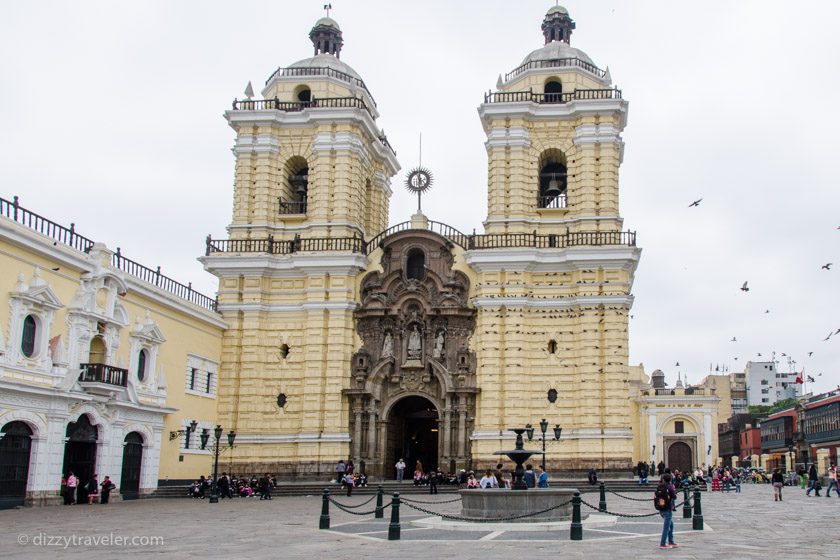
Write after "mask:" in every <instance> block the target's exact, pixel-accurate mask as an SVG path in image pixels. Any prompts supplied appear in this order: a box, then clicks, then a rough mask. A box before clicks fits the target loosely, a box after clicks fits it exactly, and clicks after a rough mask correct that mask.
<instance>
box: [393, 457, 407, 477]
mask: <svg viewBox="0 0 840 560" xmlns="http://www.w3.org/2000/svg"><path fill="white" fill-rule="evenodd" d="M394 468H396V469H397V482H399V483H402V481H403V475H404V474H405V461H403V460H402V457H400V460H399V461H397V464H396V465H394Z"/></svg>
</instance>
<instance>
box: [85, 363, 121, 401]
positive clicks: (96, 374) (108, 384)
mask: <svg viewBox="0 0 840 560" xmlns="http://www.w3.org/2000/svg"><path fill="white" fill-rule="evenodd" d="M79 367H81V368H82V373H81V374H79V385H81V386H82V388H83V389H85V390H86V391H88V392H90V393H95V394H100V395H109V394H111V393H114V392H115V391H120V390H122V389H123V388H124V387H125V386H126V383H127V382H128V370H127V369H123V368H118V367H115V366H109V365H107V364H79Z"/></svg>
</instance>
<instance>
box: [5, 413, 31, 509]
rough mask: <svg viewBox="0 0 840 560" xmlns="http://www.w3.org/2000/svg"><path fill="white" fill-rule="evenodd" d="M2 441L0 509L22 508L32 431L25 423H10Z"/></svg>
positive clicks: (27, 476)
mask: <svg viewBox="0 0 840 560" xmlns="http://www.w3.org/2000/svg"><path fill="white" fill-rule="evenodd" d="M2 432H3V435H2V439H0V509H9V508H13V507H16V506H22V505H23V503H24V501H25V500H26V482H27V480H28V479H29V458H30V452H31V450H32V429H31V428H30V427H29V426H27V425H26V424H25V423H23V422H9V423H8V424H6V425H5V426H3V429H2Z"/></svg>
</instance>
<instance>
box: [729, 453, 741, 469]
mask: <svg viewBox="0 0 840 560" xmlns="http://www.w3.org/2000/svg"><path fill="white" fill-rule="evenodd" d="M740 459H741V458H740V457H738V456H737V455H733V456H732V457H731V458H730V460H731V461H732V467H733V468H734V467H737V466H738V463H739V462H740Z"/></svg>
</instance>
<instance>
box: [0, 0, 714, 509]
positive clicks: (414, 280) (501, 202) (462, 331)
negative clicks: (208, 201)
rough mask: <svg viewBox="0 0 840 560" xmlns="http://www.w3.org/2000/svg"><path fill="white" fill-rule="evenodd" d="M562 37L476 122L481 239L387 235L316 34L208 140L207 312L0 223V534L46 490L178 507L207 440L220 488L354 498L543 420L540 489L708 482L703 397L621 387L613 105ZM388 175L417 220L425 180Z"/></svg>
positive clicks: (156, 284)
mask: <svg viewBox="0 0 840 560" xmlns="http://www.w3.org/2000/svg"><path fill="white" fill-rule="evenodd" d="M574 28H575V22H574V21H573V20H572V18H571V17H570V15H569V14H568V12H567V11H566V10H565V9H564V8H562V7H560V6H555V7H552V8H551V9H550V10H549V11H548V13H547V14H546V15H545V17H544V19H543V22H542V31H543V37H544V44H543V45H542V46H540V47H539V48H536V49H535V50H533V51H532V52H530V53H529V54H527V56H525V58H524V59H523V61H522V63H521V64H520V65H519V66H518V67H516V68H514V69H512V70H511V71H509V72H507V73H506V74H503V75H500V77H499V80H498V83H497V88H496V91H493V92H490V93H488V94H486V95H485V96H484V98H483V100H482V101H483V102H481V103H480V105H479V107H478V118H479V119H480V122H481V124H482V126H483V128H484V131H485V133H486V138H487V139H486V142H485V147H486V150H487V158H488V168H487V193H486V195H487V206H488V214H487V216H486V219H485V220H484V233H480V234H476V233H473V234H465V233H463V232H460V231H458V230H457V229H455V228H453V227H451V226H449V225H447V224H443V223H440V222H437V221H434V220H433V219H430V218H429V217H427V216H425V215H423V214H422V213H421V212H420V211H418V213H417V214H415V215H413V216H410V217H409V216H406V217H405V218H407V219H406V220H405V221H401V222H396V223H395V222H393V221H392V220H391V216H389V201H390V197H391V195H392V189H393V185H394V181H400V182H401V181H402V176H400V175H399V174H400V172H401V168H400V164H399V162H398V161H397V158H396V154H395V152H394V150H393V149H392V147H391V145H390V143H389V142H388V139H387V137H386V136H385V134H384V132H383V131H382V130H381V128H380V127H379V125H378V124H377V119H378V118H379V109H378V107H377V105H376V101H375V98H374V96H373V94H372V93H371V92H370V91H369V90H368V87H367V85H366V84H365V82H364V80H363V79H362V77H361V76H360V75H359V74H358V73H357V72H356V71H355V70H354V69H353V68H352V67H351V66H350V65H348V64H347V63H346V62H344V61H343V60H342V59H341V58H340V54H341V48H342V45H343V41H344V38H343V32H342V30H341V29H340V27H339V25H338V23H337V22H335V21H334V20H332V19H330V18H322V19H321V20H319V21H318V22H317V23H316V25H315V26H314V27H313V28H312V30H311V31H310V39H311V41H312V44H313V48H314V52H313V56H312V57H309V58H306V59H304V60H301V61H298V62H295V63H293V64H290V65H289V66H285V67H280V68H278V69H276V70H275V71H274V72H272V73H271V75H270V76H269V78H268V80H267V81H266V83H265V86H264V88H263V89H262V91H261V93H260V97H259V98H254V96H253V95H252V94H250V95H249V96H248V97H247V98H246V99H242V100H239V99H237V100H235V101H234V103H233V105H232V107H231V108H230V109H229V110H227V111H226V112H225V118H226V120H227V122H228V124H229V125H230V126H231V127H232V128H233V130H234V131H235V133H236V140H235V144H234V147H233V152H234V155H235V158H236V162H235V168H234V170H233V171H234V179H235V180H234V193H233V208H232V220H231V223H230V226H229V228H228V231H229V238H227V239H213V238H211V237H208V238H207V240H206V251H205V255H203V256H202V257H200V259H199V260H200V261H201V262H202V263H203V265H204V267H205V269H206V270H207V271H209V272H210V273H212V274H214V275H215V276H217V277H218V279H219V286H218V294H217V297H216V298H213V297H208V296H204V295H201V294H197V293H196V292H194V291H193V290H192V288H191V286H190V285H184V284H180V283H178V282H176V281H174V280H172V279H169V278H166V277H165V276H163V275H162V274H161V273H160V270H159V269H158V270H156V269H153V268H146V267H144V266H142V265H140V264H139V263H135V262H133V261H131V260H129V259H127V258H125V257H124V256H123V255H122V254H121V253H120V251H119V250H116V251H115V250H113V249H111V248H109V247H107V246H105V245H104V244H101V243H97V242H95V241H94V240H90V239H87V238H84V237H83V236H81V235H79V234H78V233H76V232H75V230H74V229H73V227H72V226H71V227H70V228H66V227H63V226H60V225H58V224H57V223H55V222H51V221H49V220H45V219H44V218H41V217H40V216H39V217H37V218H32V216H36V214H34V212H31V211H29V210H26V209H23V208H22V207H20V206H19V205H18V203H17V200H15V201H6V200H2V199H0V263H1V264H2V265H3V266H2V267H0V286H5V287H4V288H3V289H2V294H3V295H2V298H0V312H2V313H4V314H6V315H7V316H8V318H7V319H4V321H0V324H2V325H3V327H2V329H0V349H2V352H3V353H2V354H1V355H0V430H2V431H3V432H4V434H5V436H4V437H3V439H0V463H2V465H0V466H4V467H5V466H14V469H15V470H14V472H15V473H16V474H15V476H14V477H12V478H10V479H9V480H0V507H2V503H4V502H3V499H4V496H5V497H8V498H9V499H8V500H6V501H7V502H8V503H9V504H11V503H12V502H14V503H18V502H20V501H25V502H26V503H53V502H56V501H58V500H59V489H60V487H59V483H60V480H61V476H62V474H63V473H66V472H67V471H68V470H76V471H79V472H80V473H81V474H82V475H83V476H86V477H87V476H90V475H91V474H92V473H93V472H96V473H97V474H99V475H100V480H101V477H102V476H104V475H108V476H110V477H111V478H112V479H113V480H115V482H116V483H117V485H118V487H119V488H120V492H121V493H122V492H123V490H122V489H123V488H127V489H128V492H126V493H123V495H124V497H128V498H131V497H137V496H144V495H148V494H150V493H151V492H153V490H154V489H155V488H156V487H158V486H163V485H167V484H186V483H188V482H190V481H192V480H194V479H196V478H197V477H198V476H199V475H202V474H203V475H207V474H210V472H211V471H210V469H211V462H210V458H211V457H210V451H209V449H208V448H202V446H201V445H200V444H199V441H200V436H201V434H202V432H203V433H205V434H206V433H208V432H212V431H213V430H212V428H213V427H214V426H216V425H220V426H221V427H222V429H223V431H224V432H228V431H234V432H235V433H236V440H235V446H234V447H233V448H225V449H224V450H223V455H222V459H221V464H222V465H224V470H228V469H230V470H232V471H233V472H235V473H237V474H243V475H252V474H256V473H263V472H271V473H273V474H275V475H276V476H277V477H278V479H280V480H281V481H285V480H292V479H302V480H306V479H308V480H323V479H325V478H326V477H329V476H330V475H332V473H333V469H334V466H335V464H336V463H337V462H338V460H339V459H344V460H347V459H352V460H353V461H354V462H355V463H356V465H357V466H358V467H359V470H360V471H361V470H364V471H365V472H366V473H367V474H368V475H369V476H371V477H374V478H391V477H393V476H394V464H395V463H396V462H397V460H399V459H404V460H405V461H406V462H407V463H408V465H409V469H411V468H413V466H414V465H415V463H417V462H420V463H421V464H422V465H423V466H424V468H426V469H428V468H432V467H437V468H439V469H442V470H444V471H450V470H451V471H455V470H458V469H461V468H471V469H480V468H484V467H488V466H491V465H495V464H496V462H497V460H498V456H497V455H495V454H494V453H495V452H496V451H498V450H501V449H508V448H510V446H511V445H513V443H514V442H513V440H514V437H513V434H512V433H511V432H510V431H509V429H510V428H514V427H524V426H526V425H527V424H531V425H534V426H538V425H539V423H540V421H541V420H542V419H545V420H546V422H548V424H549V426H550V428H551V429H549V430H548V441H547V455H546V457H547V460H546V463H547V464H546V466H547V468H548V470H549V471H550V472H552V473H557V475H558V476H573V475H574V473H580V472H583V471H585V470H588V469H589V468H592V467H594V468H596V469H598V470H599V471H609V472H613V473H624V474H626V473H629V472H630V470H631V469H632V467H633V465H635V464H636V462H638V461H646V462H647V461H650V460H656V461H657V462H658V460H660V459H665V460H666V461H667V460H668V457H669V456H668V452H669V450H670V449H671V448H673V449H675V451H674V453H677V452H678V451H679V452H680V453H681V455H680V457H681V459H680V460H681V461H682V460H684V459H685V453H684V452H685V448H683V447H680V445H677V444H684V445H685V446H686V448H688V449H689V455H690V458H689V459H688V460H690V461H691V462H692V466H696V465H699V464H702V463H704V462H709V458H710V457H715V456H716V452H717V447H716V442H715V441H714V440H715V438H714V436H713V434H712V432H713V430H712V429H711V428H710V426H711V427H716V425H717V423H718V422H723V421H724V420H725V418H726V416H727V414H726V412H725V411H727V410H728V406H729V401H728V393H726V394H724V393H725V392H724V391H723V390H720V391H718V390H717V388H715V389H708V390H706V389H703V390H702V391H701V390H700V389H696V390H692V391H690V392H689V391H688V390H687V389H682V391H683V392H682V393H680V394H679V395H677V394H676V393H674V394H670V393H669V394H667V395H666V394H665V393H664V392H662V393H661V392H660V389H662V387H658V386H657V383H659V381H658V380H657V379H648V378H647V376H645V374H644V372H643V371H642V370H641V368H640V367H631V366H630V365H629V364H628V357H629V335H628V318H629V311H630V309H631V307H632V305H633V295H632V287H633V281H634V274H635V270H636V267H637V265H638V263H639V259H640V254H641V249H639V248H638V247H637V245H636V235H635V232H633V231H629V230H626V229H625V227H624V222H623V218H622V216H621V213H620V206H619V198H620V197H619V168H620V165H621V162H622V159H623V151H624V150H623V148H624V143H623V140H622V137H621V134H622V131H623V130H624V128H625V126H626V125H627V111H628V102H627V100H626V99H624V98H623V96H622V92H621V90H619V89H617V88H616V87H615V86H614V85H613V84H612V80H611V77H610V73H609V70H606V69H601V68H599V67H598V66H597V65H596V64H595V63H594V62H593V61H592V60H591V59H590V58H589V57H588V56H587V55H586V53H584V52H583V51H581V50H579V49H577V48H575V47H572V46H571V35H572V32H573V30H574ZM249 89H250V88H249ZM249 93H250V92H249ZM477 172H479V171H477ZM405 174H406V175H407V176H408V178H409V179H408V181H407V183H408V185H409V186H410V187H411V188H412V190H415V192H420V193H421V194H422V191H423V190H424V188H426V187H427V186H428V182H429V181H430V175H429V173H428V171H427V170H425V169H422V168H417V169H414V170H411V171H410V172H408V173H405ZM24 215H26V216H29V218H27V219H24V218H23V217H22V216H24ZM39 220H40V221H39ZM50 224H52V225H50ZM675 390H676V389H675ZM704 391H705V392H704ZM660 393H661V394H660ZM676 397H679V399H676ZM669 399H670V400H669ZM665 401H668V402H665ZM678 401H679V402H678ZM677 421H680V422H683V427H686V426H687V427H688V429H689V431H688V432H677V425H676V422H677ZM555 426H556V427H558V428H561V429H562V433H561V435H560V437H559V439H557V440H555V439H553V437H552V434H553V432H554V430H553V428H554V427H555ZM654 446H656V447H655V449H654ZM674 446H676V447H674ZM532 447H538V445H537V444H532ZM24 448H25V450H26V453H25V455H26V456H25V457H24V451H23V449H24ZM680 450H681V451H680ZM7 463H8V465H7ZM8 472H12V470H9V471H8Z"/></svg>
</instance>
